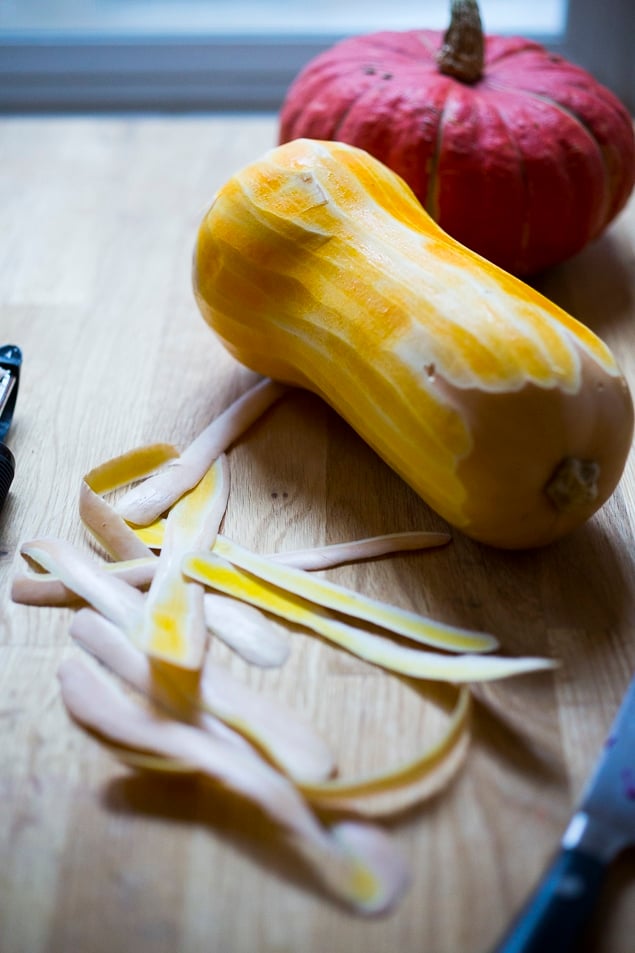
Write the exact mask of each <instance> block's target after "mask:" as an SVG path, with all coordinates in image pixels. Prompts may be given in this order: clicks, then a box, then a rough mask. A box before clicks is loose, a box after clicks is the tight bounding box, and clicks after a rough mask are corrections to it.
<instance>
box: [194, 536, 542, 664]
mask: <svg viewBox="0 0 635 953" xmlns="http://www.w3.org/2000/svg"><path fill="white" fill-rule="evenodd" d="M182 568H183V572H184V573H185V574H186V575H188V576H190V577H191V578H192V579H196V580H198V581H199V582H201V583H203V584H204V585H207V586H210V587H211V588H212V589H217V590H219V591H220V592H224V593H226V594H227V595H231V596H234V597H235V598H237V599H244V600H245V601H246V602H249V603H251V605H255V606H257V607H258V608H260V609H264V610H266V611H268V612H271V613H273V614H274V615H277V616H280V617H281V618H283V619H286V620H287V621H288V622H293V623H294V624H297V625H301V626H304V627H305V628H307V629H309V630H310V631H313V632H317V633H318V634H319V635H322V636H324V637H325V638H326V639H328V640H329V641H330V642H333V643H334V644H335V645H339V646H340V647H341V648H343V649H346V650H347V651H348V652H351V653H352V654H353V655H357V656H358V657H359V658H363V659H365V660H366V661H368V662H371V663H372V664H374V665H378V666H380V667H382V668H385V669H388V670H389V671H392V672H397V673H399V674H401V675H409V676H411V677H412V678H429V679H435V680H438V681H447V682H454V683H460V682H480V681H489V680H493V679H499V678H509V677H511V676H513V675H522V674H525V673H527V672H536V671H540V670H543V669H550V668H553V667H554V663H553V662H551V661H550V660H549V659H544V658H532V657H525V658H504V657H502V656H494V655H468V654H465V655H458V656H457V655H443V654H441V653H439V652H427V651H423V650H421V649H414V648H410V647H408V646H403V645H400V644H398V643H396V642H394V641H392V640H391V639H388V638H384V637H383V636H379V635H375V634H374V633H371V632H367V631H364V630H363V629H361V628H359V627H354V626H351V625H348V624H346V623H344V622H340V621H339V620H337V619H335V618H334V617H333V616H332V615H330V614H329V613H328V611H327V610H326V609H323V608H322V607H321V606H318V605H316V604H315V603H311V602H309V601H308V600H307V599H304V598H303V597H302V596H298V595H296V594H294V593H290V592H288V591H286V590H285V589H282V588H280V587H279V586H276V585H274V584H273V583H271V582H266V581H265V580H263V579H259V578H257V577H256V576H254V575H252V574H251V573H248V572H246V571H245V570H243V569H239V568H238V567H237V566H233V565H232V564H231V563H229V562H227V561H226V560H224V559H222V558H221V557H220V556H218V555H216V553H205V552H204V553H193V554H190V555H189V556H186V557H185V559H184V561H183V564H182Z"/></svg>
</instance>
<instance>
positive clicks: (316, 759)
mask: <svg viewBox="0 0 635 953" xmlns="http://www.w3.org/2000/svg"><path fill="white" fill-rule="evenodd" d="M71 636H72V637H73V638H74V639H75V641H76V642H77V643H78V644H79V645H80V646H81V647H82V648H83V649H85V650H86V651H88V652H89V653H90V654H91V655H93V656H94V657H95V658H97V659H98V660H99V661H100V662H101V663H102V664H103V665H105V666H106V667H107V668H108V669H110V670H111V671H112V672H114V673H115V674H116V675H118V676H119V677H120V678H122V679H124V680H125V681H126V682H128V683H129V684H130V685H132V686H134V688H136V689H137V690H138V691H140V692H142V693H143V694H145V695H147V696H148V697H150V698H152V700H153V701H155V702H157V703H158V704H159V705H161V707H163V708H165V709H166V710H167V711H168V712H169V713H170V714H172V715H176V716H178V717H180V718H181V719H182V720H184V721H187V722H189V723H192V724H196V725H198V727H200V728H201V729H202V730H205V731H209V732H211V733H212V734H213V735H214V736H216V737H221V738H224V739H225V740H231V741H233V742H234V743H237V736H239V737H238V743H240V742H241V739H243V738H244V739H246V740H247V741H248V742H250V743H251V744H252V745H254V746H255V748H256V749H257V750H259V751H260V752H261V753H263V754H264V755H265V756H266V757H267V758H268V760H270V761H271V762H272V763H273V764H275V765H277V766H278V767H279V768H280V769H281V770H283V771H284V772H285V773H286V774H288V775H289V777H291V778H293V779H294V780H296V781H298V782H309V781H312V782H314V783H317V782H319V781H323V780H324V779H325V778H327V777H328V776H329V775H330V774H331V773H332V772H333V768H334V765H333V758H332V756H331V753H330V751H329V749H328V748H327V746H326V745H325V743H324V741H323V740H322V738H321V737H320V736H319V735H318V734H317V733H316V732H315V731H314V729H313V728H311V727H310V726H309V725H308V724H306V723H305V722H304V721H303V720H302V719H301V718H298V717H291V713H290V712H289V711H288V710H287V709H286V708H285V707H284V706H283V705H281V704H280V703H278V702H277V701H276V700H275V699H273V698H271V697H268V696H266V695H264V694H262V693H261V692H256V691H254V690H252V689H250V688H249V687H248V686H247V685H244V684H243V683H242V682H239V681H238V680H237V679H235V678H233V677H232V676H231V675H230V673H229V672H228V670H227V669H226V668H225V667H223V666H220V665H217V664H214V663H212V662H211V660H210V659H209V658H208V659H207V660H206V663H205V666H204V668H203V670H202V672H201V675H200V678H192V676H191V674H190V673H188V672H184V671H183V670H180V669H179V668H177V667H176V666H173V665H170V664H166V663H164V662H161V663H156V662H153V661H152V660H151V659H149V658H148V656H147V655H146V654H145V653H144V652H142V651H141V650H139V649H138V648H136V647H135V646H134V645H132V643H131V642H130V640H129V639H127V638H126V637H125V635H124V634H123V633H122V632H121V630H120V629H118V628H117V627H116V626H114V625H113V624H112V623H110V622H108V621H107V620H106V619H104V618H103V617H102V616H100V615H99V614H98V613H96V612H94V611H93V610H91V609H82V610H81V611H80V612H78V613H77V614H76V615H75V618H74V619H73V622H72V624H71Z"/></svg>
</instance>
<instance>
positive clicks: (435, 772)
mask: <svg viewBox="0 0 635 953" xmlns="http://www.w3.org/2000/svg"><path fill="white" fill-rule="evenodd" d="M286 391H287V389H286V388H285V387H284V386H282V385H280V384H277V383H274V382H273V381H271V380H268V379H262V380H260V381H258V383H256V384H255V385H253V386H252V387H251V388H250V389H249V390H248V391H247V392H246V393H244V394H243V396H242V397H240V398H239V399H238V400H237V401H235V402H234V403H233V404H232V405H231V406H229V407H228V408H227V409H226V410H225V411H224V412H223V413H222V414H220V416H219V417H217V418H216V419H215V420H214V421H213V422H212V423H211V424H210V425H209V426H208V427H207V428H206V429H205V430H204V431H203V432H202V433H201V434H200V435H199V436H198V437H197V438H196V440H194V442H193V443H192V444H191V445H190V446H189V447H188V448H187V449H186V450H185V451H184V452H183V453H181V454H179V453H178V452H177V450H176V449H175V448H174V447H172V446H171V445H168V444H156V445H152V446H147V447H142V448H139V449H136V450H133V451H131V452H129V453H127V454H124V455H123V456H120V457H117V458H115V459H112V460H109V461H107V462H106V463H104V464H102V465H100V466H98V467H96V468H95V469H93V470H91V471H90V472H89V473H88V474H86V476H85V477H84V480H83V482H82V486H81V490H80V500H79V511H80V517H81V520H82V522H83V523H84V525H85V527H86V528H87V529H88V530H89V532H90V533H91V534H92V536H93V537H94V540H95V541H96V542H97V543H98V544H99V546H100V547H101V548H102V549H103V550H104V551H105V553H106V554H107V558H103V557H102V556H101V555H98V554H97V553H95V554H94V555H91V554H88V553H86V552H84V551H80V550H79V549H78V548H76V547H74V546H72V545H70V544H69V543H67V542H65V541H63V540H60V539H53V538H43V539H35V540H32V541H29V542H25V543H24V544H23V545H22V546H21V550H20V551H21V553H22V555H23V556H24V558H25V564H24V567H23V568H22V569H21V570H20V571H19V572H18V574H17V575H16V577H15V579H14V581H13V589H12V597H13V599H14V601H16V602H21V603H26V604H30V605H47V606H50V605H57V606H72V607H74V608H75V609H76V610H77V611H76V612H75V614H74V616H73V619H72V623H71V627H70V634H71V636H72V638H73V640H74V641H75V642H76V644H77V645H78V646H80V647H81V648H82V649H84V650H85V651H86V653H88V655H89V656H92V657H93V658H94V659H96V660H97V661H98V662H99V663H101V664H100V665H99V666H96V665H93V664H91V663H90V662H89V660H88V659H86V658H82V657H81V656H77V657H72V658H69V659H66V660H65V661H64V662H63V663H62V665H61V667H60V669H59V681H60V686H61V693H62V698H63V701H64V704H65V706H66V708H67V710H68V712H69V714H70V716H71V717H72V718H73V719H74V720H75V721H76V722H77V723H78V724H79V725H80V726H81V727H83V728H84V729H85V730H87V731H88V732H89V733H91V735H93V736H94V737H95V738H96V739H97V740H99V741H100V742H101V743H102V744H104V745H106V746H108V747H109V749H110V750H111V751H112V752H113V753H114V754H115V755H116V756H117V757H118V758H120V759H121V760H122V761H124V762H125V763H126V764H128V765H131V766H132V767H134V768H136V769H140V770H147V771H157V772H174V773H181V772H186V773H192V774H196V775H201V776H207V777H209V778H211V779H213V780H214V781H215V782H217V783H220V784H221V785H222V786H224V787H225V788H227V789H229V790H232V791H234V792H237V793H239V794H240V795H242V796H243V797H246V798H248V799H249V800H251V801H252V802H253V803H254V804H256V805H258V806H259V807H260V808H261V809H262V810H263V811H264V812H265V813H266V814H267V815H268V816H269V817H270V818H271V819H272V820H273V821H274V822H275V823H276V824H277V825H278V826H279V828H280V830H281V831H282V832H283V833H284V834H286V836H287V838H288V841H289V842H290V843H291V844H292V845H293V847H294V848H295V849H296V850H297V851H298V853H299V854H300V855H301V856H302V858H303V859H304V861H305V862H306V863H307V864H308V865H309V866H310V868H311V869H312V870H313V871H314V873H315V875H316V876H317V878H318V879H319V880H320V882H321V883H322V884H323V885H324V887H326V888H327V890H328V891H330V892H331V893H332V894H333V895H334V896H336V897H337V898H338V899H339V900H341V901H343V902H345V903H346V904H348V905H350V906H351V907H352V908H353V909H355V910H357V911H358V912H360V913H380V912H383V911H386V910H389V909H391V908H392V907H393V906H394V905H395V904H396V903H397V901H398V900H399V898H400V897H401V896H402V894H403V892H404V891H405V889H406V887H407V884H408V879H409V877H408V871H407V868H406V865H405V863H404V860H403V858H402V856H401V854H400V853H399V851H398V850H397V848H396V846H395V845H394V843H393V841H392V840H391V839H390V837H389V836H388V834H387V833H386V832H385V831H384V830H383V829H382V828H381V826H379V825H378V824H377V818H380V817H381V816H384V815H385V814H387V813H390V812H394V811H396V810H401V809H403V808H404V807H406V806H409V805H411V804H414V803H416V802H417V801H419V800H421V799H422V798H424V797H425V796H426V795H427V794H428V793H429V792H430V791H431V789H432V787H433V786H434V780H433V779H434V778H435V777H436V776H438V777H439V778H444V779H446V780H447V778H448V777H449V776H451V774H452V770H454V769H453V768H452V765H456V764H458V763H460V760H461V758H462V756H463V754H464V752H465V750H466V747H467V742H468V739H469V709H470V690H469V683H470V682H478V681H485V680H491V679H499V678H505V677H508V676H513V675H518V674H522V673H525V672H532V671H537V670H541V669H546V668H551V667H552V665H553V663H552V662H551V661H549V660H547V659H543V658H506V657H504V656H501V655H494V654H492V652H493V650H495V649H496V647H497V642H496V639H495V638H494V637H493V636H491V635H488V634H485V633H480V632H471V631H468V630H465V629H461V628H456V627H453V626H450V625H445V624H443V623H440V622H436V621H433V620H431V619H429V618H425V617H423V616H421V615H417V614H416V613H413V612H409V611H406V610H403V609H400V608H398V607H396V606H392V605H389V604H387V603H384V602H380V601H378V600H376V599H372V598H369V597H367V596H363V595H361V594H360V593H358V592H355V591H353V590H351V589H347V588H345V587H343V586H340V585H336V584H335V583H333V582H330V581H327V580H326V579H325V578H322V577H320V576H316V575H315V572H314V571H315V570H320V569H326V568H329V567H332V566H336V565H341V564H343V563H345V562H352V561H356V560H361V559H368V558H371V557H374V556H380V555H386V554H389V553H392V552H399V551H404V550H408V549H424V548H427V547H431V546H440V545H445V544H446V543H448V542H449V540H450V537H449V536H448V535H447V534H445V533H429V532H411V533H396V534H389V535H385V536H378V537H373V538H370V539H363V540H355V541H352V542H345V543H342V544H337V545H331V546H325V547H322V548H317V549H307V550H301V551H295V552H288V553H284V552H283V553H276V554H272V555H260V554H257V553H255V552H253V551H249V550H247V549H245V548H244V547H242V546H240V545H238V544H237V543H236V542H234V541H232V540H230V539H228V538H227V537H226V536H224V535H222V534H221V533H220V528H221V525H222V521H223V517H224V514H225V510H226V507H227V502H228V498H229V492H230V470H229V463H228V457H227V451H228V450H229V449H230V447H231V446H232V445H233V444H235V443H236V441H238V440H239V439H240V437H241V435H242V434H243V433H244V432H245V431H246V430H247V429H248V428H249V427H250V426H251V425H252V424H253V423H254V422H255V421H256V420H257V419H258V418H259V417H260V416H261V415H262V414H264V413H265V411H267V410H268V409H269V408H270V407H271V406H272V405H273V404H274V403H275V402H276V401H277V400H279V399H280V398H281V397H282V396H283V395H284V394H285V393H286ZM128 485H131V489H129V490H128V491H127V492H126V493H125V494H124V495H123V496H120V498H119V500H118V501H117V502H116V503H111V502H110V501H109V499H108V496H109V494H112V493H113V491H121V490H122V488H123V487H126V486H128ZM274 620H278V621H274ZM285 622H286V623H291V624H292V625H293V626H294V627H296V626H299V627H301V628H302V629H305V630H308V631H309V632H315V633H317V634H319V635H320V636H321V637H322V638H323V639H326V640H328V641H329V642H331V643H333V644H335V645H336V646H338V647H341V648H342V649H344V650H346V651H347V652H349V653H352V654H354V655H357V656H358V657H360V658H362V659H365V660H366V661H367V662H370V663H372V664H374V665H376V666H380V667H382V668H383V669H385V670H387V671H389V672H392V673H395V674H396V675H397V676H398V677H403V678H405V679H407V680H410V679H430V680H435V681H442V682H448V683H451V684H454V685H456V702H455V705H454V709H453V711H452V712H451V713H450V715H449V717H448V718H447V720H446V722H445V726H444V731H443V733H442V735H441V737H440V738H437V739H436V740H435V741H434V742H433V743H432V744H430V745H429V746H428V747H427V748H426V749H425V750H424V751H423V752H422V753H421V754H420V755H419V756H418V757H416V758H414V759H412V760H411V761H409V762H407V763H405V764H401V765H399V766H398V767H396V768H395V767H393V768H391V769H389V770H387V771H385V772H383V773H380V774H377V775H375V776H369V777H363V778H361V779H358V780H347V779H345V778H341V777H338V775H337V769H336V765H335V763H334V758H333V756H332V754H331V752H330V750H329V748H328V746H327V745H326V743H325V742H324V740H323V739H322V738H321V737H320V736H319V735H318V734H317V733H316V731H315V730H314V729H313V728H312V727H311V726H310V725H309V724H307V723H305V722H304V721H303V720H302V719H301V718H299V717H298V716H297V715H296V714H295V713H293V712H290V711H289V710H288V709H287V708H286V707H285V706H284V705H282V704H281V703H280V702H278V701H277V700H275V699H273V698H271V697H268V696H266V695H264V694H262V693H259V692H256V691H255V690H253V689H251V688H250V687H249V686H248V685H247V684H245V683H243V682H242V681H239V680H237V679H236V678H235V677H234V676H232V675H231V673H230V672H229V671H228V670H227V669H226V667H225V666H223V665H220V664H219V663H218V662H216V661H213V660H212V658H211V656H210V653H209V645H210V638H219V639H221V640H222V641H224V642H225V643H226V644H227V645H229V646H230V647H231V648H232V649H233V650H234V651H236V652H238V653H239V654H240V655H241V656H242V658H244V659H245V660H247V661H248V662H250V663H252V664H256V665H261V666H277V665H282V664H284V662H285V660H286V658H287V656H288V653H289V632H288V631H286V630H285V629H284V628H283V626H282V625H281V623H285ZM377 629H380V630H381V631H382V632H383V633H385V634H378V632H377ZM394 635H396V636H398V637H399V639H398V640H395V639H393V638H391V636H394ZM404 640H406V641H407V642H408V643H410V644H409V645H405V644H404ZM421 646H426V648H421ZM113 676H115V677H114V678H113ZM136 696H137V697H136ZM139 696H140V697H139ZM448 766H450V769H451V770H449V771H448ZM444 770H445V774H444ZM441 783H445V780H443V781H442V782H441Z"/></svg>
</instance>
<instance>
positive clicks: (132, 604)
mask: <svg viewBox="0 0 635 953" xmlns="http://www.w3.org/2000/svg"><path fill="white" fill-rule="evenodd" d="M20 552H21V553H22V555H23V556H26V557H27V558H28V559H31V560H32V561H33V562H35V563H37V564H38V565H39V566H41V567H42V568H43V569H46V570H48V572H49V573H52V574H53V575H54V576H55V577H56V578H57V579H58V580H60V581H61V582H62V583H63V584H64V585H65V586H66V587H67V589H69V590H71V592H74V593H75V594H76V595H77V596H79V597H80V598H81V599H83V600H84V601H85V602H87V603H88V604H89V605H91V606H93V608H95V609H97V611H98V612H101V613H102V614H103V615H105V616H106V618H107V619H110V621H111V622H114V624H115V625H117V626H119V627H120V628H121V629H123V630H124V631H125V632H127V633H131V632H133V631H134V630H135V628H136V627H137V625H138V623H139V620H140V618H141V615H142V613H143V603H144V597H143V594H142V593H141V592H139V590H138V589H135V588H134V587H133V586H130V585H128V583H126V582H124V581H123V580H122V579H118V578H117V577H116V576H114V575H113V574H112V573H108V572H106V571H105V570H104V569H103V564H99V563H97V562H95V561H94V560H93V559H91V558H90V557H89V556H87V555H86V554H85V553H82V552H80V551H79V550H78V549H76V548H75V547H74V546H72V545H71V544H70V543H67V542H66V541H64V540H61V539H37V540H32V541H30V542H28V543H23V545H22V546H21V547H20Z"/></svg>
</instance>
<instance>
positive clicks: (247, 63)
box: [0, 0, 635, 113]
mask: <svg viewBox="0 0 635 953" xmlns="http://www.w3.org/2000/svg"><path fill="white" fill-rule="evenodd" d="M631 3H632V0H603V3H601V4H600V3H598V2H597V0H568V12H567V19H566V27H565V30H564V33H563V35H562V36H561V37H560V36H552V35H546V36H539V37H537V39H539V40H540V41H541V42H543V43H544V45H545V46H546V47H547V48H548V49H551V50H553V51H556V52H559V53H562V54H563V55H565V56H568V57H569V58H571V59H572V60H574V61H575V62H578V63H580V64H581V65H582V66H584V67H585V68H587V69H589V70H590V71H591V72H592V73H593V74H594V75H596V76H597V78H598V79H599V80H600V81H601V82H603V83H605V84H606V85H607V86H609V88H611V89H613V91H614V92H616V94H617V95H618V96H619V97H620V98H621V99H622V100H623V101H624V103H625V104H626V105H627V107H628V108H629V109H630V110H631V111H632V112H635V62H634V58H633V56H632V53H631V48H632V45H633V44H632V41H633V31H632V29H629V25H630V24H631V21H632V20H633V12H634V9H633V7H632V6H631ZM343 35H344V34H342V33H322V34H315V35H308V34H303V35H295V34H293V33H291V32H289V33H285V34H266V35H264V34H263V35H258V34H257V33H254V32H251V31H250V32H249V33H245V34H242V35H239V34H234V35H222V34H218V35H206V36H200V37H196V36H191V35H178V36H176V35H174V36H162V35H156V36H155V35H149V34H147V35H144V34H142V33H138V32H137V33H134V34H132V33H130V34H122V35H117V36H115V35H111V36H100V35H98V34H96V33H94V32H93V33H82V32H81V31H78V32H73V33H70V32H68V33H42V34H34V33H33V32H28V33H23V34H21V33H15V34H11V33H8V32H5V33H3V34H1V35H0V111H2V112H5V113H6V112H35V111H37V112H51V111H66V112H69V111H93V112H95V111H104V110H107V111H113V110H114V111H125V110H137V111H138V110H146V111H210V110H233V111H275V110H277V109H279V107H280V104H281V102H282V99H283V98H284V94H285V92H286V90H287V89H288V87H289V84H290V83H291V81H292V79H293V78H294V76H296V75H297V73H298V72H299V71H300V69H301V68H302V67H303V66H304V64H305V63H307V62H308V61H309V60H310V59H312V58H313V57H314V56H316V55H317V54H318V53H319V52H320V51H321V50H324V49H326V48H328V47H329V46H331V45H333V43H335V42H337V41H338V40H339V39H341V38H342V37H343Z"/></svg>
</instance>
